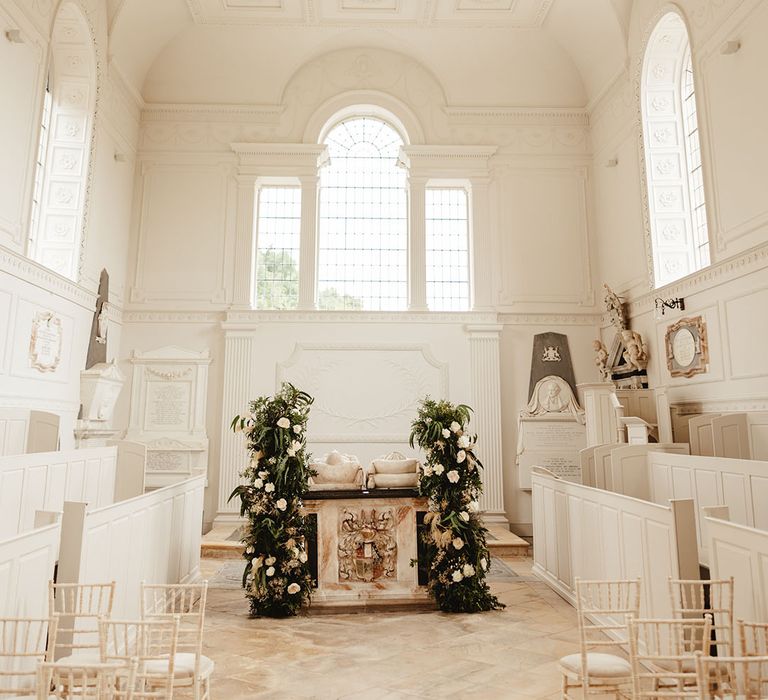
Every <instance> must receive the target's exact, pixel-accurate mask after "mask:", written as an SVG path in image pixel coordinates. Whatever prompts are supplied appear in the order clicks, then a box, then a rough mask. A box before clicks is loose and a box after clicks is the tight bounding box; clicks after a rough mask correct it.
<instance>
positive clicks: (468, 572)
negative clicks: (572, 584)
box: [464, 564, 475, 578]
mask: <svg viewBox="0 0 768 700" xmlns="http://www.w3.org/2000/svg"><path fill="white" fill-rule="evenodd" d="M474 575H475V567H474V566H472V564H464V576H465V577H467V578H469V577H470V576H474Z"/></svg>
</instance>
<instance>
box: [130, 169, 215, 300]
mask: <svg viewBox="0 0 768 700" xmlns="http://www.w3.org/2000/svg"><path fill="white" fill-rule="evenodd" d="M142 168H143V169H142V174H143V178H142V181H141V185H140V193H141V194H140V197H141V209H140V221H139V231H138V241H139V244H138V253H137V262H136V274H135V279H134V286H133V289H132V291H131V301H134V302H139V303H140V302H151V301H167V300H187V301H203V302H208V303H222V302H224V301H225V297H226V294H225V291H224V273H225V268H226V262H227V260H226V257H227V256H226V250H227V241H226V239H227V223H228V216H227V211H228V205H229V202H228V196H227V194H228V182H229V177H228V175H229V170H228V167H227V166H225V165H220V164H217V163H214V164H205V165H199V164H198V165H193V164H187V165H179V164H157V163H144V164H143V166H142Z"/></svg>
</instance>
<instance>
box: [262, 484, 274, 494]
mask: <svg viewBox="0 0 768 700" xmlns="http://www.w3.org/2000/svg"><path fill="white" fill-rule="evenodd" d="M264 490H265V491H266V492H267V493H272V492H273V491H274V490H275V485H274V484H273V483H272V482H271V481H270V482H269V483H268V484H264Z"/></svg>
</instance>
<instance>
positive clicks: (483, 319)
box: [224, 311, 496, 330]
mask: <svg viewBox="0 0 768 700" xmlns="http://www.w3.org/2000/svg"><path fill="white" fill-rule="evenodd" d="M265 323H354V324H359V323H416V324H457V325H459V324H472V323H496V314H495V313H485V312H471V311H467V312H454V313H451V312H439V311H438V312H414V311H400V312H398V311H229V312H228V313H227V315H226V319H225V322H224V327H225V329H227V330H238V329H243V330H244V329H246V328H247V327H251V326H256V325H260V324H265Z"/></svg>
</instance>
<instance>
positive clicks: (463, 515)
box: [448, 474, 469, 523]
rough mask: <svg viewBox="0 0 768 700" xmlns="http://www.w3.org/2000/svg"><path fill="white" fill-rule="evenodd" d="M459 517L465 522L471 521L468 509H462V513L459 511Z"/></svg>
mask: <svg viewBox="0 0 768 700" xmlns="http://www.w3.org/2000/svg"><path fill="white" fill-rule="evenodd" d="M450 476H451V475H450V474H449V475H448V478H450ZM459 517H460V518H461V519H462V520H463V521H464V522H465V523H468V522H469V513H467V511H466V510H462V511H461V513H459Z"/></svg>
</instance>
